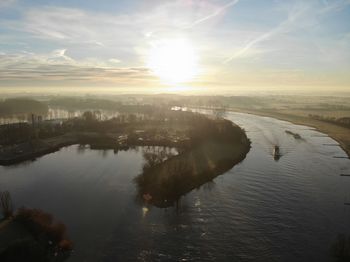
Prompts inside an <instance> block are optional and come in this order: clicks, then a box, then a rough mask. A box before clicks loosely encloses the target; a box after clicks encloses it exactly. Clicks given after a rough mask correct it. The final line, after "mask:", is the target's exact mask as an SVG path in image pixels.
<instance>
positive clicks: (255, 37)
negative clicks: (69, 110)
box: [0, 0, 350, 94]
mask: <svg viewBox="0 0 350 262" xmlns="http://www.w3.org/2000/svg"><path fill="white" fill-rule="evenodd" d="M13 90H24V91H26V92H31V91H33V92H34V91H35V90H40V91H41V90H49V91H54V92H61V91H62V92H63V91H67V90H84V91H91V92H99V91H101V92H102V91H108V90H109V91H114V92H120V93H128V92H130V93H162V92H175V93H177V92H178V93H181V92H192V93H203V94H204V93H211V94H235V93H242V92H253V93H264V92H268V91H273V90H275V91H278V92H284V91H285V92H287V91H288V92H294V91H295V92H311V93H317V92H322V91H328V92H338V91H339V92H344V91H345V92H350V0H333V1H332V0H308V1H300V0H264V1H262V0H143V1H141V0H139V1H136V0H120V1H115V0H113V1H112V0H101V1H95V0H94V1H92V0H60V1H58V0H46V1H45V0H35V1H34V0H0V91H4V92H5V91H13Z"/></svg>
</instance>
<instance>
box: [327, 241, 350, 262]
mask: <svg viewBox="0 0 350 262" xmlns="http://www.w3.org/2000/svg"><path fill="white" fill-rule="evenodd" d="M331 254H332V256H333V257H334V258H335V259H336V260H335V261H336V262H348V261H350V236H346V235H344V234H339V235H338V236H337V239H336V240H335V242H333V244H332V246H331Z"/></svg>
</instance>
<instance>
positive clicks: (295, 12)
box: [224, 0, 350, 64]
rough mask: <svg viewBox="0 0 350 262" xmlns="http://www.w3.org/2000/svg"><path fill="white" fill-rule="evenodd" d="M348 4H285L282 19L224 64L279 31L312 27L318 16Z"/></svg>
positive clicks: (349, 1)
mask: <svg viewBox="0 0 350 262" xmlns="http://www.w3.org/2000/svg"><path fill="white" fill-rule="evenodd" d="M349 4H350V0H335V1H332V2H331V3H330V2H329V1H323V6H320V5H319V2H318V1H309V2H304V1H296V2H295V4H294V5H292V6H290V5H286V8H287V10H288V11H287V17H286V19H285V20H284V21H282V22H281V23H280V24H278V25H277V26H276V27H274V28H272V29H270V30H269V31H267V32H264V33H262V34H261V35H260V36H257V37H256V38H254V39H253V40H250V41H249V42H248V43H246V44H245V45H244V47H242V48H241V49H240V50H239V51H237V52H235V53H234V54H233V55H231V56H229V57H228V58H226V59H225V60H224V63H225V64H226V63H228V62H230V61H232V60H234V59H236V58H239V57H242V56H245V54H246V53H247V52H248V51H249V50H250V49H251V48H253V47H255V46H256V45H258V44H259V43H262V42H264V41H268V40H270V39H271V38H272V37H274V36H277V35H279V34H281V33H284V34H286V33H288V32H290V31H293V30H294V29H297V30H300V29H301V28H302V29H305V28H307V27H312V26H314V25H316V24H317V23H318V22H319V20H320V16H322V15H325V14H328V13H331V12H338V11H340V10H343V9H344V8H346V7H347V6H348V5H349Z"/></svg>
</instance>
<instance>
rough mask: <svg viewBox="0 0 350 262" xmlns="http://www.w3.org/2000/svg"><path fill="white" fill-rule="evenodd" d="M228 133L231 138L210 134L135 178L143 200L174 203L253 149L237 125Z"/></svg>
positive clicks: (160, 205)
mask: <svg viewBox="0 0 350 262" xmlns="http://www.w3.org/2000/svg"><path fill="white" fill-rule="evenodd" d="M225 121H228V120H225ZM228 122H229V121H228ZM230 123H231V122H230ZM226 132H227V133H226ZM228 134H229V136H231V135H232V136H231V138H229V139H226V140H221V139H217V137H211V138H209V137H208V138H207V139H206V140H205V141H203V142H202V143H200V144H199V145H198V146H196V147H195V148H193V149H191V150H188V151H185V152H183V153H182V154H179V155H177V156H175V157H172V158H170V159H169V160H166V161H164V162H162V163H161V164H158V165H155V166H153V167H150V168H147V169H144V172H143V173H142V174H141V175H139V176H138V177H137V178H136V179H135V182H136V184H137V186H138V194H139V197H140V199H142V200H143V201H145V202H146V203H151V204H152V205H155V206H157V207H161V208H165V207H169V206H173V205H174V204H176V203H177V201H178V200H179V199H180V197H181V196H183V195H185V194H187V193H189V192H190V191H192V190H193V189H195V188H199V187H200V186H202V185H203V184H205V183H208V182H210V181H212V180H213V179H214V178H215V177H217V176H219V175H221V174H223V173H225V172H227V171H228V170H230V169H232V168H233V167H234V166H235V165H236V164H238V163H240V162H241V161H243V160H244V159H245V157H246V155H247V153H248V152H249V150H250V141H249V139H248V138H247V136H246V134H245V132H244V130H242V129H241V128H240V127H238V126H236V125H231V127H229V128H228V129H226V130H225V133H222V136H223V137H225V136H226V135H228Z"/></svg>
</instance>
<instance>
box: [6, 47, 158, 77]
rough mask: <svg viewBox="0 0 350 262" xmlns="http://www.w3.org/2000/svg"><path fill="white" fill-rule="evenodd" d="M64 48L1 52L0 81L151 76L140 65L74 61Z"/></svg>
mask: <svg viewBox="0 0 350 262" xmlns="http://www.w3.org/2000/svg"><path fill="white" fill-rule="evenodd" d="M66 51H67V50H66V49H59V50H54V51H52V52H51V53H48V54H34V53H27V52H23V53H21V54H6V53H0V79H1V80H16V81H18V80H29V81H30V80H39V81H57V80H60V81H66V80H79V81H81V80H92V81H101V80H103V81H104V80H108V81H112V82H118V81H122V82H126V81H135V80H142V81H146V80H147V79H148V80H149V79H151V78H152V77H151V76H150V74H149V70H148V69H147V68H143V67H129V68H127V67H113V66H111V65H109V64H108V63H106V64H104V65H99V66H96V64H95V63H91V62H90V61H76V60H74V59H72V58H71V57H69V56H67V54H66Z"/></svg>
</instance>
